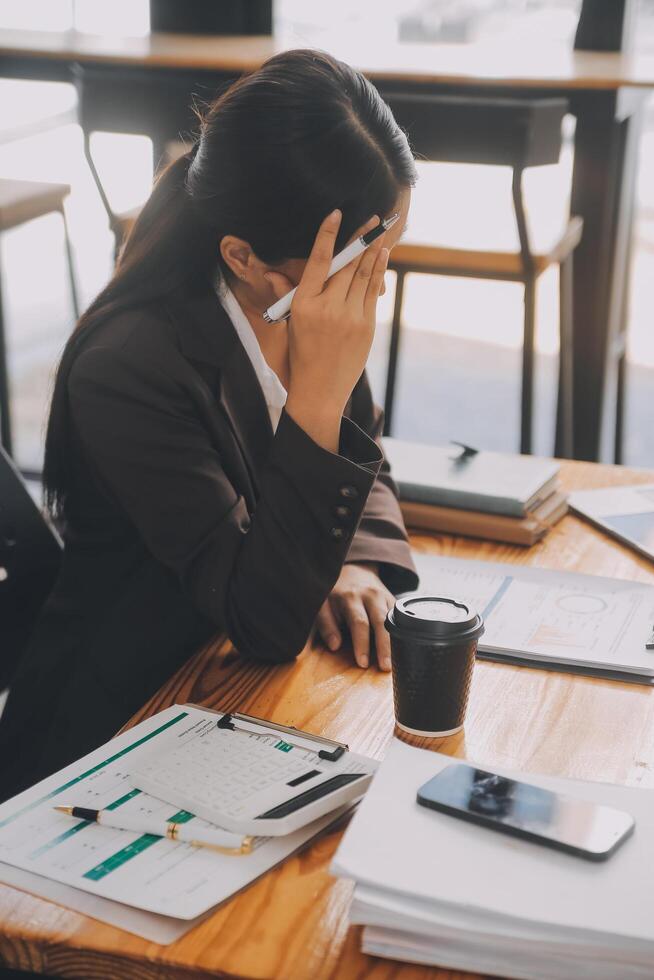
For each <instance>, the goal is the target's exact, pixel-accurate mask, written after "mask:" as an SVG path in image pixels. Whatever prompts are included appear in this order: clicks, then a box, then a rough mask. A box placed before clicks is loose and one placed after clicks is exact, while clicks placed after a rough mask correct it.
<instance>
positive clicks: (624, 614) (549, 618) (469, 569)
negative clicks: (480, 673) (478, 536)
mask: <svg viewBox="0 0 654 980" xmlns="http://www.w3.org/2000/svg"><path fill="white" fill-rule="evenodd" d="M414 557H415V558H416V564H417V567H418V574H419V575H420V590H421V591H425V590H429V591H431V590H435V591H438V592H442V593H444V594H445V595H451V596H454V597H455V598H457V599H462V600H463V601H464V602H467V603H470V604H471V605H472V606H474V607H475V608H476V610H477V611H478V612H479V613H481V615H482V616H483V617H484V621H485V624H486V632H485V634H484V635H483V636H482V638H481V640H480V641H479V651H480V653H488V654H490V655H501V654H503V653H504V654H508V655H511V656H515V657H518V658H520V659H524V660H533V661H535V662H542V663H544V664H563V665H569V666H575V667H580V668H581V669H588V670H593V669H595V670H599V671H603V670H604V671H608V672H617V673H624V674H625V675H629V674H634V675H637V676H640V677H641V678H645V679H651V678H654V650H648V649H647V648H646V643H647V640H648V639H649V638H650V636H651V635H652V628H653V626H654V587H652V586H651V585H646V584H643V583H640V582H629V581H626V580H623V579H609V578H601V577H599V576H595V575H578V574H575V573H571V572H554V571H550V570H546V569H540V568H531V567H525V566H522V565H509V564H499V563H495V562H484V561H464V560H462V559H457V558H444V557H441V556H440V555H423V554H415V553H414ZM649 682H651V680H650V681H649Z"/></svg>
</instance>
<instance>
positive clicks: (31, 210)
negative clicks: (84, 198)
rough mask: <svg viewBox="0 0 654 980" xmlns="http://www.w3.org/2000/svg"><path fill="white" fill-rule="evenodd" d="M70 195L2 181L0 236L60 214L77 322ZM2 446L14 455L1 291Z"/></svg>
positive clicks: (64, 189) (58, 188) (57, 187)
mask: <svg viewBox="0 0 654 980" xmlns="http://www.w3.org/2000/svg"><path fill="white" fill-rule="evenodd" d="M69 193H70V187H69V186H68V184H41V183H36V182H34V181H26V180H5V179H0V232H3V231H9V229H10V228H17V227H18V226H19V225H23V224H25V223H26V222H28V221H33V220H34V219H35V218H41V217H44V216H45V215H46V214H52V213H53V212H54V211H57V212H58V213H59V214H60V215H61V219H62V221H63V223H64V236H65V242H66V259H67V264H68V277H69V280H70V294H71V299H72V303H73V309H74V311H75V319H76V320H77V319H78V317H79V302H78V298H77V286H76V284H75V272H74V268H73V256H72V251H71V247H70V238H69V235H68V224H67V222H66V212H65V210H64V201H65V200H66V198H67V196H68V194H69ZM0 443H1V444H2V445H3V446H4V448H5V450H6V451H7V452H8V453H10V454H11V451H12V433H11V405H10V396H9V377H8V371H7V345H6V337H5V329H4V318H3V311H2V291H1V288H0Z"/></svg>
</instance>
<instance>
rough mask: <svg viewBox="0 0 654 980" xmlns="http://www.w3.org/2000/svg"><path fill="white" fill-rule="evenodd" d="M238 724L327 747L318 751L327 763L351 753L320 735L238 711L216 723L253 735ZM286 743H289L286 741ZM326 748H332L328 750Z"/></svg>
mask: <svg viewBox="0 0 654 980" xmlns="http://www.w3.org/2000/svg"><path fill="white" fill-rule="evenodd" d="M238 722H244V723H245V724H247V725H251V726H253V727H254V728H264V729H267V730H268V731H274V732H280V733H282V734H283V735H290V736H291V739H292V738H293V737H294V736H295V737H299V738H301V739H303V741H305V742H316V743H317V744H318V745H322V746H325V747H324V748H322V749H319V751H318V758H320V759H324V760H325V761H327V762H338V760H339V759H341V758H342V757H343V756H344V755H345V753H346V752H349V746H347V745H346V744H345V743H344V742H336V741H334V740H333V739H330V738H322V737H321V736H319V735H312V734H310V733H309V732H303V731H301V730H300V729H299V728H292V727H289V726H286V725H277V724H275V722H273V721H265V720H264V719H263V718H255V717H254V716H253V715H244V714H241V713H240V712H238V711H233V712H231V713H229V714H224V715H223V716H222V718H221V719H220V720H219V721H217V722H216V728H226V729H228V730H229V731H239V732H247V733H248V734H253V733H252V732H251V731H250V729H249V728H244V727H243V725H239V724H238ZM254 734H256V733H254ZM286 741H289V740H288V739H286ZM289 745H294V746H295V747H296V748H305V746H302V745H298V743H297V742H293V741H289ZM326 746H331V747H330V748H327V747H326Z"/></svg>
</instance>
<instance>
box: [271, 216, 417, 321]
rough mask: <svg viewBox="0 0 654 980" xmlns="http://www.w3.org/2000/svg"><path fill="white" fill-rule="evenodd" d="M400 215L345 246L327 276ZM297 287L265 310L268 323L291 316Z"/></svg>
mask: <svg viewBox="0 0 654 980" xmlns="http://www.w3.org/2000/svg"><path fill="white" fill-rule="evenodd" d="M399 217H400V214H399V212H397V211H396V212H395V213H394V214H391V215H390V217H388V218H384V220H383V221H380V222H379V224H378V225H375V227H374V228H373V229H371V231H368V232H366V234H365V235H359V237H358V238H355V239H354V241H353V242H350V244H349V245H346V246H345V248H344V249H342V250H341V251H340V252H339V253H338V255H335V256H334V258H333V259H332V261H331V265H330V266H329V271H328V273H327V278H328V279H329V278H330V277H331V276H333V275H335V274H336V273H337V272H340V270H341V269H344V268H345V266H346V265H348V264H349V263H350V262H352V260H353V259H356V258H357V256H359V255H361V253H362V252H365V250H366V249H367V248H368V247H369V246H370V245H372V243H373V242H374V241H375V240H376V239H377V238H379V236H380V235H383V234H384V232H385V231H388V229H389V228H392V227H393V225H394V224H395V222H396V221H397V220H398V218H399ZM296 289H297V286H296V287H295V289H291V291H290V292H289V293H286V295H285V296H282V298H281V299H278V300H277V302H276V303H273V305H272V306H269V307H268V309H267V310H265V312H264V314H263V318H264V320H265V321H266V323H278V322H279V321H280V320H285V319H286V317H288V316H290V313H291V303H292V302H293V297H294V296H295V290H296Z"/></svg>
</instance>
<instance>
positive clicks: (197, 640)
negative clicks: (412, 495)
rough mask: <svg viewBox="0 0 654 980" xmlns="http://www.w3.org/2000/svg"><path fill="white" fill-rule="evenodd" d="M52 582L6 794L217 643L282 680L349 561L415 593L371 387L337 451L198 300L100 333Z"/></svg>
mask: <svg viewBox="0 0 654 980" xmlns="http://www.w3.org/2000/svg"><path fill="white" fill-rule="evenodd" d="M68 398H69V414H70V426H71V439H72V448H71V454H72V459H71V464H72V471H73V483H72V488H71V491H70V493H69V496H68V499H67V503H66V527H65V530H64V538H65V551H64V559H63V565H62V569H61V573H60V575H59V578H58V581H57V583H56V586H55V588H54V591H53V593H52V594H51V596H50V598H49V600H48V602H47V603H46V606H45V608H44V610H43V613H42V615H41V617H40V620H39V622H38V624H37V627H36V630H35V632H34V634H33V637H32V640H31V643H30V645H29V647H28V650H27V652H26V654H25V656H24V657H23V659H22V661H21V664H20V666H19V668H18V671H17V673H16V675H15V678H14V680H13V682H12V685H11V692H10V696H9V699H8V702H7V705H6V709H5V714H4V716H3V718H2V721H1V722H0V767H3V768H4V771H3V769H2V768H0V775H1V777H2V778H1V779H0V785H1V786H2V792H3V794H4V796H7V795H10V790H11V791H16V790H17V789H18V788H19V787H21V786H22V785H29V784H30V783H31V782H34V781H35V780H36V779H37V778H41V777H42V776H44V775H46V774H48V773H49V772H50V771H52V770H53V769H55V768H56V767H58V766H62V765H64V764H65V763H67V762H69V761H71V760H73V759H74V758H76V757H79V756H80V755H82V754H83V753H84V752H87V751H89V750H91V749H92V748H94V747H95V746H96V745H97V744H99V743H100V742H101V741H102V740H104V739H107V738H110V737H111V736H112V735H113V734H114V733H115V732H116V730H117V729H118V728H119V727H120V726H121V725H122V724H123V723H124V722H125V721H127V720H128V718H129V717H130V716H131V715H132V714H133V713H134V712H135V711H137V710H138V708H139V707H141V706H142V704H143V703H144V702H145V701H146V700H147V699H148V698H149V697H151V696H152V695H153V694H154V693H155V692H156V690H157V689H158V688H159V687H160V686H161V685H162V684H163V683H164V682H165V681H166V680H167V679H168V678H169V677H170V676H171V675H172V674H173V673H174V672H175V671H176V670H177V669H178V668H179V667H180V666H181V665H182V664H183V663H184V662H185V661H186V660H187V659H188V658H189V657H190V656H191V655H192V654H193V653H194V652H196V651H197V650H198V648H199V647H200V646H201V645H202V644H203V643H205V642H206V641H207V640H209V639H210V637H211V636H212V635H213V634H214V633H218V632H223V631H226V632H227V633H228V635H229V637H230V638H231V640H232V641H233V643H234V645H235V646H236V647H237V649H238V650H239V652H240V653H241V654H242V655H245V656H252V657H257V658H259V659H263V660H267V661H270V662H271V663H279V662H282V661H287V660H290V659H292V658H293V657H295V656H296V655H297V654H298V653H299V652H300V651H301V650H302V648H303V646H304V645H305V643H306V641H307V638H308V637H309V634H310V631H311V629H312V626H313V622H314V620H315V617H316V614H317V612H318V610H319V608H320V606H321V604H322V602H323V601H324V599H325V598H326V596H327V595H328V593H329V592H330V590H331V588H332V587H333V585H334V583H335V581H336V579H337V577H338V575H339V572H340V569H341V567H342V565H343V562H344V561H374V562H378V563H379V565H380V573H381V576H382V578H383V579H384V580H385V582H386V584H387V585H388V587H389V588H390V589H391V590H393V591H401V590H403V589H410V588H414V587H415V586H416V585H417V578H416V575H415V570H414V567H413V563H412V560H411V556H410V552H409V547H408V544H407V541H406V533H405V530H404V525H403V523H402V517H401V514H400V510H399V505H398V502H397V496H396V492H395V489H394V486H393V483H392V481H391V478H390V475H389V470H388V466H387V464H386V463H385V461H384V459H383V455H382V452H381V449H380V447H379V444H378V442H377V441H376V440H377V439H378V437H379V435H380V432H381V412H380V411H379V410H378V409H376V408H375V407H374V405H373V402H372V398H371V394H370V388H369V385H368V381H367V379H366V377H365V375H364V376H363V377H362V378H361V380H360V381H359V383H358V385H357V387H356V389H355V391H354V392H353V395H352V398H351V400H350V402H349V404H348V408H347V414H348V416H349V417H347V418H345V419H344V420H343V425H342V430H341V443H340V448H339V454H334V453H330V452H327V451H326V450H324V449H322V448H320V447H319V446H318V445H316V443H314V442H313V440H312V439H310V438H309V436H307V435H306V433H305V432H304V431H303V430H302V429H301V428H300V427H299V426H298V425H296V424H295V423H294V422H293V420H292V419H291V418H290V416H288V415H286V413H283V414H282V417H281V420H280V423H279V426H278V428H277V432H276V434H273V430H272V426H271V424H270V418H269V415H268V410H267V406H266V403H265V399H264V397H263V393H262V391H261V388H260V385H259V382H258V380H257V377H256V374H255V372H254V369H253V367H252V365H251V362H250V360H249V358H248V356H247V354H246V352H245V350H244V348H243V346H242V344H241V342H240V340H239V338H238V335H237V334H236V331H235V329H234V327H233V325H232V323H231V321H230V320H229V318H228V316H227V314H226V313H225V311H224V310H223V307H222V305H221V304H220V302H219V301H218V298H217V297H216V295H215V294H214V293H213V292H212V291H210V290H207V291H206V292H205V293H203V294H202V295H199V296H196V297H194V298H193V299H190V300H189V299H186V300H184V301H182V300H176V301H172V302H170V303H168V304H167V306H166V308H165V309H142V310H139V311H130V312H127V313H124V314H121V315H119V316H117V317H114V318H113V319H111V320H108V321H107V322H106V323H104V324H102V325H101V326H100V327H99V328H97V329H96V330H95V331H94V332H93V333H92V334H91V335H90V336H89V337H88V338H84V339H82V341H81V344H80V350H79V354H78V356H77V358H76V360H75V363H74V365H73V368H72V371H71V374H70V379H69V385H68Z"/></svg>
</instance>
